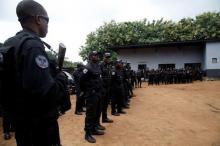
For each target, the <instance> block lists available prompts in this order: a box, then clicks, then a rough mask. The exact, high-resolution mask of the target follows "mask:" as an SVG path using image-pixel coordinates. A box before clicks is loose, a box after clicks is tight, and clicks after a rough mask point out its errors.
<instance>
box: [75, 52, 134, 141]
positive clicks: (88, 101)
mask: <svg viewBox="0 0 220 146" xmlns="http://www.w3.org/2000/svg"><path fill="white" fill-rule="evenodd" d="M99 55H100V54H99V53H98V52H97V51H92V52H91V53H90V54H89V61H88V63H87V65H85V66H83V65H80V64H79V65H77V70H76V71H75V72H74V73H73V76H74V78H75V79H76V109H75V114H77V115H81V114H82V113H81V112H82V111H83V108H82V107H83V104H84V103H85V106H86V117H85V127H84V130H85V139H86V140H87V141H88V142H90V143H95V142H96V139H95V138H94V137H93V136H92V135H103V134H104V131H103V130H105V127H104V126H102V125H101V123H100V118H101V120H102V122H103V123H112V122H113V120H111V119H109V118H108V116H107V108H108V105H109V104H111V114H112V115H114V116H119V115H120V114H126V112H125V111H123V109H124V108H129V101H130V98H131V96H132V94H133V92H132V86H131V82H130V79H129V76H128V75H129V74H130V70H129V69H128V68H126V67H124V66H123V62H122V61H119V60H117V61H116V62H115V64H112V62H111V60H110V58H111V54H110V52H105V53H104V55H103V56H104V57H103V62H102V63H100V62H99ZM129 91H131V92H129ZM84 100H85V101H84Z"/></svg>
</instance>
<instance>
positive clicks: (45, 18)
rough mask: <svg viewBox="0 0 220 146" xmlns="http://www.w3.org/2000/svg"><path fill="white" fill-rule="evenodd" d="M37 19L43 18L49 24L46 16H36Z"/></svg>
mask: <svg viewBox="0 0 220 146" xmlns="http://www.w3.org/2000/svg"><path fill="white" fill-rule="evenodd" d="M38 17H39V18H43V19H44V20H45V21H46V22H47V23H49V17H46V16H38Z"/></svg>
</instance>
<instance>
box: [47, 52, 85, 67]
mask: <svg viewBox="0 0 220 146" xmlns="http://www.w3.org/2000/svg"><path fill="white" fill-rule="evenodd" d="M47 55H48V57H49V59H51V60H57V56H56V54H54V53H53V52H51V51H47ZM78 63H81V62H72V61H69V60H67V59H66V58H65V59H64V62H63V67H64V68H75V67H76V65H77V64H78Z"/></svg>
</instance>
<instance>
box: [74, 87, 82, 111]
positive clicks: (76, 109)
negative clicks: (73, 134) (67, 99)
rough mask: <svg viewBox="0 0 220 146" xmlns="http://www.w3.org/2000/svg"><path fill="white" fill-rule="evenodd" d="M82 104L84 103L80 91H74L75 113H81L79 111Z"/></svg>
mask: <svg viewBox="0 0 220 146" xmlns="http://www.w3.org/2000/svg"><path fill="white" fill-rule="evenodd" d="M83 102H84V98H83V96H82V95H81V91H80V90H78V91H76V108H75V113H76V112H81V110H82V108H83Z"/></svg>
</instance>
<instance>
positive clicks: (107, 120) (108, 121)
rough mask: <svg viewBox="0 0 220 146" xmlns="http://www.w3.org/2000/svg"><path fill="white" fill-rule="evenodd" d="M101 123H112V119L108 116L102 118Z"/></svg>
mask: <svg viewBox="0 0 220 146" xmlns="http://www.w3.org/2000/svg"><path fill="white" fill-rule="evenodd" d="M102 123H113V120H111V119H109V118H105V119H102Z"/></svg>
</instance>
